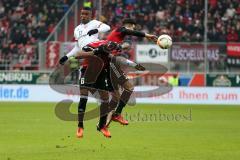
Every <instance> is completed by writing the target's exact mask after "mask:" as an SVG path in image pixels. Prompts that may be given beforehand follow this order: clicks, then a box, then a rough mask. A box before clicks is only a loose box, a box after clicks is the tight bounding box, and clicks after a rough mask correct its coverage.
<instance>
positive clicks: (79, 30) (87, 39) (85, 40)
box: [74, 20, 110, 50]
mask: <svg viewBox="0 0 240 160" xmlns="http://www.w3.org/2000/svg"><path fill="white" fill-rule="evenodd" d="M93 29H98V30H99V32H107V31H109V30H110V27H109V26H108V25H106V24H104V23H102V22H100V21H97V20H91V21H90V22H88V23H87V24H80V25H78V26H77V27H76V28H75V29H74V37H75V40H77V41H78V47H79V48H80V49H81V50H82V48H83V47H84V46H86V45H87V44H89V43H91V42H95V41H98V40H99V39H98V35H99V34H98V33H96V34H94V35H91V36H89V35H87V33H88V32H89V31H90V30H93Z"/></svg>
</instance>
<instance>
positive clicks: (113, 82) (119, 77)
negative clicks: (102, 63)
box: [108, 61, 128, 90]
mask: <svg viewBox="0 0 240 160" xmlns="http://www.w3.org/2000/svg"><path fill="white" fill-rule="evenodd" d="M108 79H109V80H108V83H109V84H108V86H109V87H110V88H111V89H112V90H118V87H119V86H122V85H123V84H124V83H125V82H126V81H128V78H127V76H126V75H125V73H124V72H123V70H122V69H121V67H120V66H119V65H117V64H115V63H114V61H113V62H111V63H110V66H109V67H108Z"/></svg>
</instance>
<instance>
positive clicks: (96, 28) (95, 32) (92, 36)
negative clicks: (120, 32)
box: [59, 7, 111, 65]
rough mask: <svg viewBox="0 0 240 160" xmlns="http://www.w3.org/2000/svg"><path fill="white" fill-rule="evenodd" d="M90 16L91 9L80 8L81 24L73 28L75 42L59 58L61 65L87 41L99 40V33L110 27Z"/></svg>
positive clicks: (86, 43)
mask: <svg viewBox="0 0 240 160" xmlns="http://www.w3.org/2000/svg"><path fill="white" fill-rule="evenodd" d="M91 18H92V9H91V8H88V7H85V8H83V9H82V10H81V24H80V25H78V26H77V27H76V28H75V29H74V38H75V40H76V41H77V43H76V44H75V46H74V48H73V49H72V50H71V51H70V52H69V53H67V55H65V56H63V57H62V58H61V59H60V61H59V63H60V64H62V65H63V64H64V63H65V62H66V61H67V60H68V58H69V57H71V56H74V55H76V54H77V53H78V52H79V51H81V50H82V49H83V47H85V46H86V45H88V44H89V43H91V42H96V41H99V39H98V36H99V33H105V32H107V31H109V30H110V29H111V28H110V26H109V25H107V24H105V23H102V22H100V21H98V20H95V19H94V20H91Z"/></svg>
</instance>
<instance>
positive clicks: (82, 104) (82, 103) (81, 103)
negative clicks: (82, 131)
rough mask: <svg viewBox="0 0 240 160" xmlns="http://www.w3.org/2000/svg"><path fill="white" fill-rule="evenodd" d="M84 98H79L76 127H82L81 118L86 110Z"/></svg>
mask: <svg viewBox="0 0 240 160" xmlns="http://www.w3.org/2000/svg"><path fill="white" fill-rule="evenodd" d="M87 100H88V99H86V98H80V101H79V104H78V127H79V128H83V119H84V114H85V110H86V104H87Z"/></svg>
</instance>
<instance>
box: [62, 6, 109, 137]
mask: <svg viewBox="0 0 240 160" xmlns="http://www.w3.org/2000/svg"><path fill="white" fill-rule="evenodd" d="M91 19H92V9H91V8H87V7H85V8H83V9H82V10H81V24H80V25H78V26H77V27H76V28H75V29H74V37H75V40H77V43H76V45H75V47H74V48H73V49H72V50H71V51H70V52H69V53H67V55H65V56H63V57H62V58H61V59H60V60H59V63H60V64H61V65H64V64H65V63H66V61H67V60H68V59H69V57H72V56H75V55H76V54H77V53H79V52H81V51H83V48H84V47H85V46H87V45H88V44H89V43H91V42H95V41H99V39H98V36H99V33H104V32H107V31H109V30H110V26H108V25H107V24H104V23H102V22H100V21H97V20H91ZM84 72H85V68H84V67H83V68H82V69H81V75H82V76H83V77H81V81H82V79H84ZM101 73H102V72H101ZM99 77H100V76H99ZM103 78H105V77H104V76H103ZM103 78H98V80H97V82H98V83H100V85H98V86H100V87H101V86H103V85H104V84H105V79H103ZM81 83H82V82H81ZM102 84H103V85H102ZM103 87H104V86H103ZM95 91H96V89H95V88H93V89H92V88H91V87H90V89H89V88H87V87H81V85H80V101H79V104H78V129H77V134H76V135H77V137H78V138H82V137H83V128H84V127H83V118H84V116H83V113H84V112H85V109H86V103H87V97H88V93H89V92H91V93H93V92H95ZM98 93H99V99H100V101H101V105H100V112H105V111H104V110H105V109H106V107H108V94H107V92H104V91H101V90H100V91H98ZM105 124H106V115H105V116H104V117H103V116H100V121H99V124H98V130H99V131H100V132H102V133H103V135H104V136H106V137H111V135H110V132H109V131H108V129H107V128H106V126H105Z"/></svg>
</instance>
